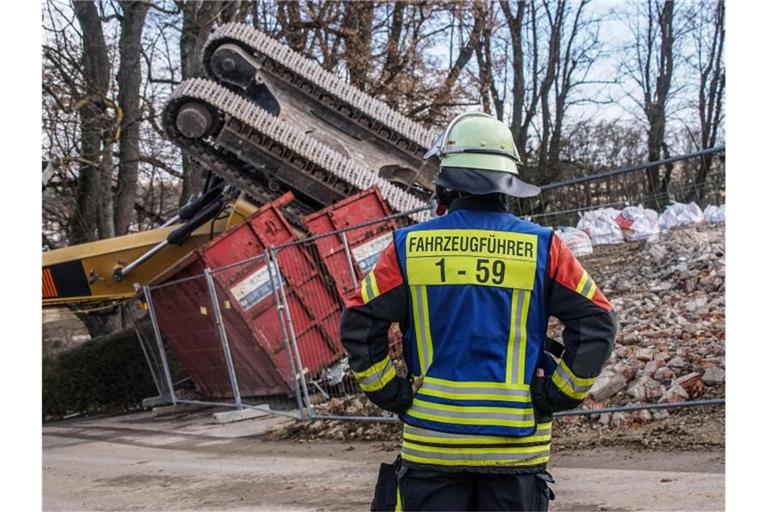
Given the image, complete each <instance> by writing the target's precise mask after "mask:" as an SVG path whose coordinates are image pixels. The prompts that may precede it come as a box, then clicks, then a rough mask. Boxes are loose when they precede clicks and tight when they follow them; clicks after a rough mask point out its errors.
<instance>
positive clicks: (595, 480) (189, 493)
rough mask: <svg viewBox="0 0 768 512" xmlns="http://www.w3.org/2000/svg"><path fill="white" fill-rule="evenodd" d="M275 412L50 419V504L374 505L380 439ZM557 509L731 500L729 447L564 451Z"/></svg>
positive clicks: (694, 505) (46, 469)
mask: <svg viewBox="0 0 768 512" xmlns="http://www.w3.org/2000/svg"><path fill="white" fill-rule="evenodd" d="M275 422H276V420H274V419H261V420H250V421H247V422H242V423H236V424H231V425H215V424H213V423H212V422H211V421H210V412H206V413H198V414H191V415H183V416H179V417H172V418H166V419H156V418H153V417H152V416H151V415H148V414H139V415H131V416H123V417H118V418H110V419H103V420H90V421H82V422H72V423H67V424H58V425H55V426H47V427H44V429H43V485H44V493H43V507H44V509H45V510H254V509H258V510H276V511H284V510H285V511H288V510H291V511H316V510H327V511H330V510H349V511H353V510H355V511H357V510H367V509H368V508H367V507H369V503H370V497H371V492H372V489H373V482H374V480H375V477H376V471H377V469H378V463H379V462H381V461H385V460H387V461H388V460H391V459H393V458H394V456H395V453H394V451H392V450H391V449H387V448H385V447H383V445H381V444H378V443H330V442H314V443H309V444H300V443H292V442H267V441H262V440H261V439H260V438H259V437H258V434H260V433H261V432H263V431H264V430H265V429H266V428H268V427H270V426H272V425H274V424H275ZM551 472H552V473H553V474H554V475H555V477H556V478H557V480H558V482H557V484H556V486H555V492H556V494H557V499H556V501H555V502H554V503H552V507H551V509H552V510H560V511H565V510H569V511H573V510H577V511H586V510H619V511H622V510H625V511H630V510H631V511H634V510H722V509H723V508H724V480H725V479H724V454H723V452H722V451H718V452H682V453H669V452H643V453H638V452H630V451H626V450H616V449H602V450H600V451H598V452H594V451H592V452H585V453H571V454H557V456H556V459H555V463H554V464H552V467H551Z"/></svg>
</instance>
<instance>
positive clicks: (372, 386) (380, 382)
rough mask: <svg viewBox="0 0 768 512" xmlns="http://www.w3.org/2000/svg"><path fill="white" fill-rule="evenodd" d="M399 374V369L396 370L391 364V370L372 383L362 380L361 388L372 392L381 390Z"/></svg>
mask: <svg viewBox="0 0 768 512" xmlns="http://www.w3.org/2000/svg"><path fill="white" fill-rule="evenodd" d="M396 375H397V371H396V370H395V367H394V366H390V367H389V370H387V372H386V373H384V375H383V376H382V377H381V378H380V379H377V380H375V381H373V382H371V383H364V382H362V381H360V382H358V384H360V389H362V390H363V391H365V392H367V393H372V392H374V391H379V390H381V389H383V388H384V386H386V385H387V384H389V381H391V380H392V379H394V378H395V376H396Z"/></svg>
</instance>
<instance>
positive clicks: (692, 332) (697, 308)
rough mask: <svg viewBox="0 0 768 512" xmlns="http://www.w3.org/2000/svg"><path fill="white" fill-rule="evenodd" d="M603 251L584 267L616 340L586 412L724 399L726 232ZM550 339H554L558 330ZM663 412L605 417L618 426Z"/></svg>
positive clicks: (707, 228)
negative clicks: (614, 321)
mask: <svg viewBox="0 0 768 512" xmlns="http://www.w3.org/2000/svg"><path fill="white" fill-rule="evenodd" d="M617 249H619V247H610V248H608V247H606V248H605V251H596V252H595V254H594V255H593V256H589V257H584V258H582V263H583V264H584V266H585V267H586V268H587V270H588V271H589V273H590V274H591V275H592V276H593V278H594V279H595V281H596V282H597V283H598V284H599V286H600V288H601V289H602V290H603V291H604V293H605V294H606V296H607V297H608V299H609V300H610V301H611V303H612V304H613V305H614V307H615V310H616V314H617V318H618V323H619V334H618V337H617V339H616V346H615V349H614V352H613V354H612V355H611V358H610V359H609V361H608V363H607V364H606V366H605V368H604V369H603V372H602V373H601V374H600V376H599V377H598V379H597V382H596V383H595V385H594V386H593V388H592V390H591V392H590V398H591V400H590V402H589V403H590V405H589V406H591V407H594V408H598V407H606V406H617V405H629V404H636V403H647V402H658V403H665V402H680V401H685V400H693V399H702V398H720V397H723V396H725V386H724V383H725V229H724V226H723V225H722V224H719V225H699V226H695V227H686V228H680V229H676V230H672V231H670V232H668V233H665V234H664V235H662V236H660V237H659V239H658V240H655V241H646V242H640V243H635V244H626V245H623V246H621V250H617ZM551 327H552V328H551V329H550V335H552V336H553V337H555V336H554V335H556V334H558V333H559V331H560V328H558V327H557V324H554V325H552V326H551ZM667 414H668V413H666V411H656V412H654V413H651V412H649V411H637V412H632V413H614V414H603V415H601V417H600V418H599V419H598V421H600V423H603V424H610V425H612V426H623V424H624V423H628V422H632V421H639V422H645V421H649V420H651V419H654V418H657V417H666V415H667Z"/></svg>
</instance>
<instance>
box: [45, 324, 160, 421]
mask: <svg viewBox="0 0 768 512" xmlns="http://www.w3.org/2000/svg"><path fill="white" fill-rule="evenodd" d="M156 394H157V390H156V389H155V385H154V383H153V381H152V376H151V374H150V372H149V368H148V367H147V362H146V360H145V358H144V353H143V352H142V350H141V346H140V345H139V342H138V340H137V339H136V335H135V333H134V331H133V330H132V329H129V330H125V331H122V332H120V333H117V334H113V335H108V336H103V337H100V338H96V339H94V340H91V341H88V342H86V343H84V344H83V345H81V346H79V347H77V348H74V349H71V350H68V351H66V352H63V353H61V354H59V355H58V356H44V357H43V418H50V417H61V416H66V415H68V414H73V413H86V414H87V413H97V412H116V411H125V410H128V409H132V408H135V407H136V406H138V405H139V404H140V403H141V400H142V399H143V398H146V397H149V396H154V395H156Z"/></svg>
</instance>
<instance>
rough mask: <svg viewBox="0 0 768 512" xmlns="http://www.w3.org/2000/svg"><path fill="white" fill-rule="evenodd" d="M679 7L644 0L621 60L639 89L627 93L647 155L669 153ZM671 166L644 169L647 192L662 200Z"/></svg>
mask: <svg viewBox="0 0 768 512" xmlns="http://www.w3.org/2000/svg"><path fill="white" fill-rule="evenodd" d="M677 11H678V9H677V8H676V6H675V2H674V1H673V0H646V2H645V5H644V9H643V11H642V12H641V13H640V16H639V18H640V22H639V23H638V24H637V25H634V26H633V27H632V32H633V36H634V42H633V44H632V47H631V52H630V53H631V58H628V59H626V60H624V61H623V63H622V69H623V70H624V72H625V74H626V75H627V76H628V77H629V78H630V79H631V80H632V81H633V82H634V83H635V85H636V86H637V88H638V89H639V93H638V96H639V97H636V96H635V95H630V98H631V100H632V101H633V102H634V103H635V104H636V105H637V106H638V107H639V109H640V111H641V112H642V115H643V117H644V120H645V123H646V129H647V132H648V139H647V148H648V152H647V158H648V160H649V161H655V160H660V159H661V158H663V157H665V156H668V155H669V147H668V144H667V142H666V130H667V124H668V117H669V112H668V110H669V108H670V103H671V101H672V99H673V97H674V96H675V93H676V92H677V91H679V90H680V89H679V88H675V87H674V82H675V79H674V71H675V62H676V60H677V59H679V57H680V52H681V48H680V47H681V44H680V43H681V36H682V33H683V31H684V29H685V27H684V25H683V24H682V23H678V22H676V19H677V18H676V16H675V14H676V13H677ZM671 171H672V167H671V166H670V167H665V168H664V169H663V174H662V168H661V167H660V166H653V167H650V168H648V169H647V170H646V179H647V182H648V192H649V193H650V194H652V195H654V196H656V197H657V202H658V205H659V206H660V205H661V204H663V203H664V202H666V201H665V200H664V195H665V194H666V190H667V188H668V185H669V177H670V174H671Z"/></svg>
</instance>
